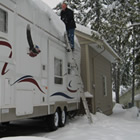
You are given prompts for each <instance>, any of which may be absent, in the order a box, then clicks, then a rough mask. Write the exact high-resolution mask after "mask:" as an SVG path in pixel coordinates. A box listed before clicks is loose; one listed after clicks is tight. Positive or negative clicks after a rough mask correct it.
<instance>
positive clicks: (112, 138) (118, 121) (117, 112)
mask: <svg viewBox="0 0 140 140" xmlns="http://www.w3.org/2000/svg"><path fill="white" fill-rule="evenodd" d="M92 118H93V124H89V123H88V120H87V117H86V116H77V117H75V118H74V119H72V120H68V122H67V124H66V126H65V127H63V128H59V129H58V130H57V131H54V132H44V133H36V134H33V135H32V136H29V137H27V136H26V137H23V136H22V137H7V138H2V139H1V140H78V139H80V140H139V139H140V132H139V130H140V117H139V116H138V109H137V108H136V107H133V108H131V109H123V108H122V105H120V104H116V105H115V106H114V108H113V114H112V115H111V116H106V115H104V114H101V113H96V115H92Z"/></svg>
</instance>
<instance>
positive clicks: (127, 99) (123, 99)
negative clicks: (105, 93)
mask: <svg viewBox="0 0 140 140" xmlns="http://www.w3.org/2000/svg"><path fill="white" fill-rule="evenodd" d="M139 93H140V88H135V95H137V94H139ZM131 100H132V89H130V90H128V91H127V92H125V93H124V94H123V95H121V96H120V104H123V105H124V106H125V107H130V104H131ZM135 105H136V106H137V107H140V105H138V103H137V102H136V101H135Z"/></svg>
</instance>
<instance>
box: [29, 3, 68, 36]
mask: <svg viewBox="0 0 140 140" xmlns="http://www.w3.org/2000/svg"><path fill="white" fill-rule="evenodd" d="M31 1H32V2H33V4H34V6H36V7H38V8H39V9H40V10H42V11H43V12H44V13H45V14H46V15H47V16H48V17H49V20H50V22H51V25H52V26H53V27H54V29H56V30H57V31H58V33H60V34H61V35H64V32H65V31H66V29H65V25H64V23H63V22H62V20H60V18H59V17H58V15H57V14H56V13H54V11H53V10H52V9H51V8H50V7H49V6H48V5H47V4H46V3H44V2H43V1H41V0H31Z"/></svg>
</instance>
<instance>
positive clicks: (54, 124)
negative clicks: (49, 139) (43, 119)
mask: <svg viewBox="0 0 140 140" xmlns="http://www.w3.org/2000/svg"><path fill="white" fill-rule="evenodd" d="M48 125H49V130H50V131H55V130H57V128H58V126H59V111H58V110H56V112H55V113H54V114H52V115H50V116H49V119H48Z"/></svg>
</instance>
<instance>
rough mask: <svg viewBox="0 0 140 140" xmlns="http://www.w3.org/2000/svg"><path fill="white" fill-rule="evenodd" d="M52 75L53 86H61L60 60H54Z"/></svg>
mask: <svg viewBox="0 0 140 140" xmlns="http://www.w3.org/2000/svg"><path fill="white" fill-rule="evenodd" d="M54 75H55V76H54V82H55V84H63V77H62V60H61V59H57V58H54Z"/></svg>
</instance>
